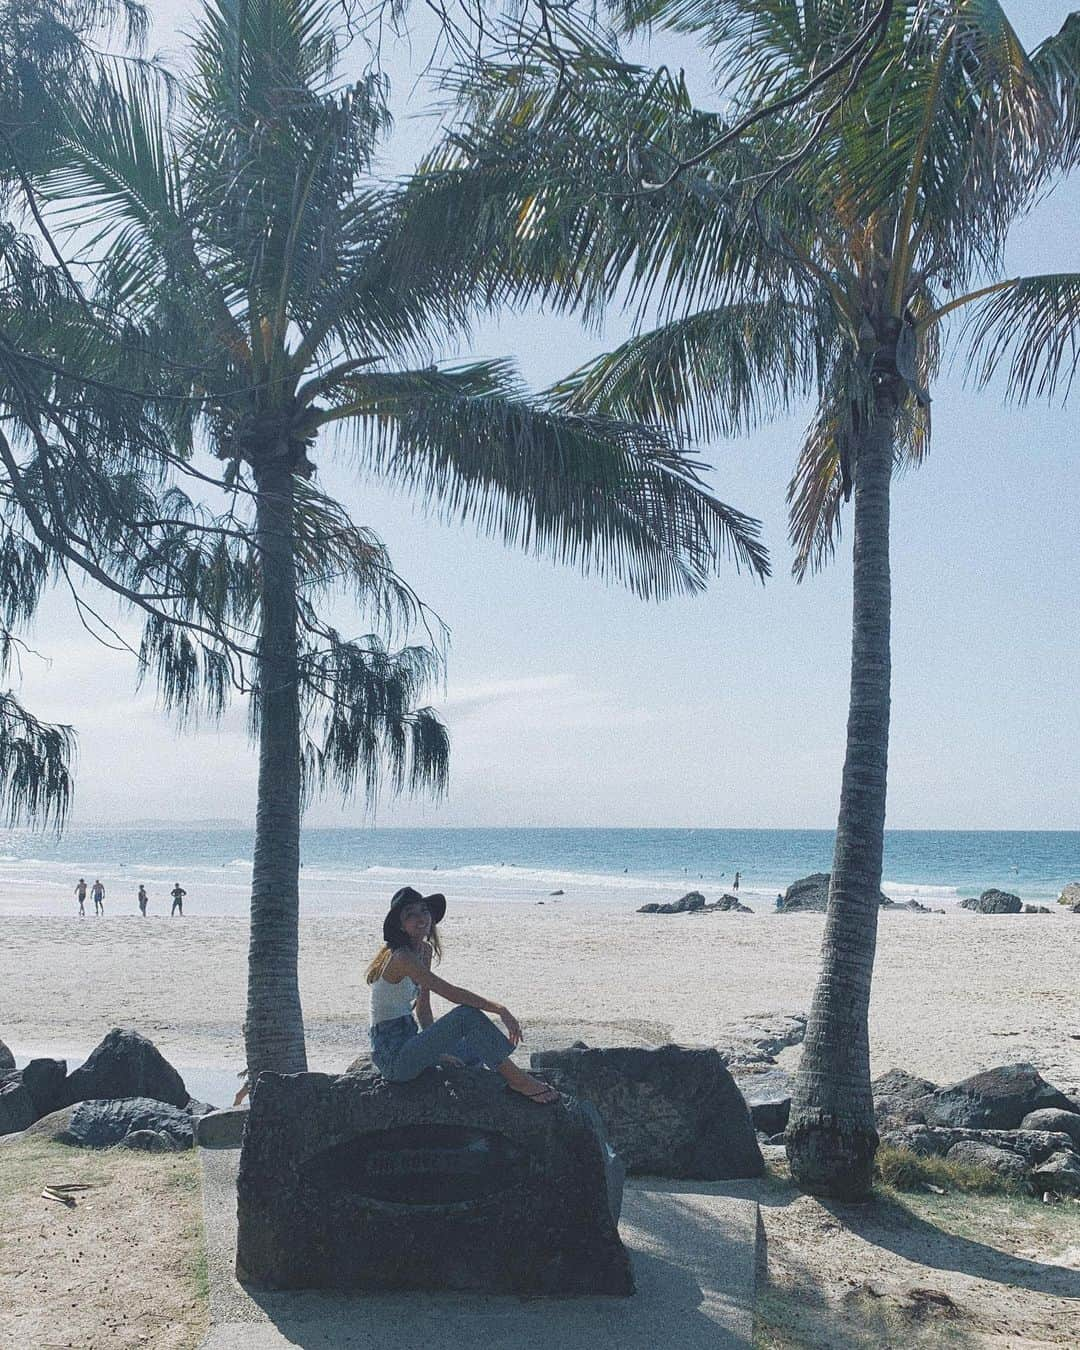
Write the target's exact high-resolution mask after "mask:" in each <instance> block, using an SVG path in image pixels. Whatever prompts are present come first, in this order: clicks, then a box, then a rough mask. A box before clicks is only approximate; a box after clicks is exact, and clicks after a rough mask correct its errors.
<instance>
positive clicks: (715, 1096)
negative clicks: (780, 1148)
mask: <svg viewBox="0 0 1080 1350" xmlns="http://www.w3.org/2000/svg"><path fill="white" fill-rule="evenodd" d="M532 1068H533V1071H534V1072H536V1073H537V1074H538V1075H539V1076H540V1077H542V1078H545V1079H547V1080H548V1081H550V1082H552V1083H554V1084H555V1086H556V1087H558V1088H559V1090H560V1091H561V1092H567V1093H570V1094H572V1095H573V1096H575V1097H578V1098H581V1099H582V1100H584V1101H587V1102H591V1103H592V1105H593V1106H595V1107H596V1109H597V1111H598V1112H599V1114H600V1119H601V1120H602V1121H603V1123H604V1128H605V1130H606V1131H607V1134H608V1137H609V1138H610V1140H611V1143H612V1146H613V1148H614V1149H615V1151H616V1153H618V1155H619V1156H620V1157H621V1158H622V1160H623V1161H624V1162H625V1164H626V1168H627V1171H629V1172H639V1173H641V1172H644V1173H648V1174H650V1175H653V1176H665V1177H694V1178H697V1179H700V1180H703V1181H719V1180H723V1179H725V1178H730V1177H756V1176H759V1175H760V1174H761V1170H762V1166H763V1164H762V1159H761V1150H760V1149H759V1148H758V1144H757V1140H756V1138H755V1136H754V1129H753V1125H752V1124H751V1120H750V1112H749V1110H748V1108H747V1105H746V1102H745V1101H744V1100H743V1097H742V1094H741V1093H740V1092H739V1089H738V1088H737V1087H736V1085H735V1081H734V1079H733V1078H732V1076H731V1074H730V1073H729V1072H728V1070H727V1069H726V1068H725V1066H724V1061H723V1060H722V1059H721V1057H720V1055H719V1054H718V1052H717V1051H716V1050H712V1049H691V1048H688V1047H685V1046H680V1045H665V1046H661V1047H660V1048H659V1049H658V1050H645V1049H640V1048H637V1047H616V1048H609V1049H602V1050H600V1049H597V1050H546V1051H540V1052H537V1053H536V1054H534V1055H533V1056H532Z"/></svg>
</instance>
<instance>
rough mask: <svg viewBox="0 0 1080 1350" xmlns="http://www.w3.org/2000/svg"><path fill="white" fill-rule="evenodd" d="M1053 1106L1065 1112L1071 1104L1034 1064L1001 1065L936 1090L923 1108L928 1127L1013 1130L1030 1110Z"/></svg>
mask: <svg viewBox="0 0 1080 1350" xmlns="http://www.w3.org/2000/svg"><path fill="white" fill-rule="evenodd" d="M1048 1107H1052V1108H1055V1109H1057V1110H1061V1111H1068V1110H1069V1109H1070V1107H1071V1103H1070V1101H1069V1099H1068V1097H1066V1096H1065V1095H1064V1094H1063V1093H1061V1092H1059V1091H1058V1090H1057V1088H1055V1087H1051V1085H1050V1084H1049V1083H1048V1082H1046V1080H1045V1079H1044V1078H1043V1077H1042V1075H1041V1074H1040V1073H1039V1071H1038V1069H1036V1067H1035V1065H1034V1064H1002V1065H1001V1066H1000V1067H999V1068H996V1069H987V1070H985V1071H984V1072H983V1073H976V1074H972V1076H971V1077H970V1078H965V1079H963V1080H962V1081H961V1082H959V1083H953V1084H952V1085H951V1086H949V1087H943V1088H938V1090H937V1092H935V1093H934V1095H933V1097H932V1098H931V1099H930V1101H929V1102H927V1103H926V1105H925V1107H924V1115H925V1118H926V1123H927V1124H928V1125H951V1126H959V1127H961V1128H964V1129H973V1130H1013V1129H1015V1128H1016V1127H1017V1126H1018V1125H1019V1124H1020V1122H1021V1121H1022V1120H1023V1119H1024V1117H1025V1116H1026V1115H1028V1114H1029V1112H1031V1111H1039V1110H1042V1109H1044V1108H1048Z"/></svg>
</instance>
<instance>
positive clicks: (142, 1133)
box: [120, 1130, 175, 1153]
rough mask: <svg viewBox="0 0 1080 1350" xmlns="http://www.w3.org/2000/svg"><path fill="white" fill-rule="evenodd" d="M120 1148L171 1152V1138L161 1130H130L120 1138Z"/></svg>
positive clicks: (172, 1145) (144, 1151)
mask: <svg viewBox="0 0 1080 1350" xmlns="http://www.w3.org/2000/svg"><path fill="white" fill-rule="evenodd" d="M120 1147H121V1148H134V1149H138V1150H140V1152H142V1153H172V1152H173V1149H174V1147H175V1146H174V1144H173V1141H172V1139H171V1138H170V1137H169V1136H168V1135H167V1134H165V1133H164V1131H162V1130H132V1131H131V1133H130V1134H125V1135H124V1137H123V1139H121V1140H120Z"/></svg>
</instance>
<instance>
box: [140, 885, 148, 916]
mask: <svg viewBox="0 0 1080 1350" xmlns="http://www.w3.org/2000/svg"><path fill="white" fill-rule="evenodd" d="M149 901H150V897H149V896H148V895H147V894H146V887H145V886H140V887H139V913H140V914H141V915H142V916H143V918H144V919H145V918H146V906H147V904H148V903H149Z"/></svg>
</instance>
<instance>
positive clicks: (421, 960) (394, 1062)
mask: <svg viewBox="0 0 1080 1350" xmlns="http://www.w3.org/2000/svg"><path fill="white" fill-rule="evenodd" d="M445 914H446V897H445V896H444V895H421V894H420V892H419V891H417V890H414V889H413V888H412V887H411V886H403V887H402V888H401V890H399V891H398V892H397V893H396V894H395V895H394V898H393V899H392V900H391V901H390V909H389V912H388V913H387V915H386V918H385V919H384V920H383V945H382V947H381V948H380V950H379V951H378V952H377V953H376V955H375V957H374V959H373V960H372V962H371V964H370V965H369V966H368V968H367V976H366V978H367V983H368V985H369V986H370V989H371V1018H370V1031H369V1035H370V1038H371V1058H372V1061H373V1062H374V1064H375V1067H376V1068H377V1069H378V1070H379V1072H380V1073H381V1074H382V1076H383V1077H384V1078H386V1079H389V1081H390V1082H392V1083H404V1082H408V1081H409V1079H412V1078H416V1077H417V1076H418V1075H419V1074H420V1073H422V1072H423V1070H424V1069H428V1068H431V1066H432V1065H434V1064H439V1063H443V1064H448V1065H454V1066H461V1065H465V1064H470V1065H477V1064H483V1065H485V1066H486V1067H487V1068H489V1069H493V1070H494V1071H495V1072H496V1073H497V1074H499V1075H500V1076H501V1077H502V1078H504V1079H505V1080H506V1088H507V1091H508V1092H516V1093H518V1094H520V1095H521V1096H522V1097H525V1098H526V1099H527V1100H528V1101H531V1102H535V1103H536V1104H537V1105H538V1106H551V1105H553V1104H554V1103H555V1102H557V1101H558V1100H559V1094H558V1093H557V1092H556V1091H555V1089H554V1088H553V1087H550V1086H549V1085H548V1084H547V1083H542V1082H540V1080H539V1079H536V1078H533V1077H532V1075H531V1074H527V1073H525V1072H524V1071H523V1070H522V1069H519V1068H518V1066H517V1065H516V1064H515V1063H514V1061H513V1060H512V1059H511V1058H510V1055H511V1053H512V1052H513V1050H514V1047H515V1046H518V1045H520V1044H521V1027H520V1026H519V1025H518V1021H517V1018H516V1017H515V1016H514V1015H513V1013H512V1012H510V1010H509V1009H508V1008H507V1007H505V1006H504V1005H503V1004H502V1003H496V1002H494V1001H493V1000H492V999H488V998H484V997H483V996H482V995H481V994H473V993H470V992H469V990H468V989H462V988H460V987H459V986H458V985H456V984H448V983H447V982H446V980H441V979H440V978H439V977H438V976H437V975H433V974H432V973H431V962H432V959H433V958H434V959H435V960H439V959H441V957H442V946H441V944H440V942H439V933H438V925H439V924H440V923H441V922H442V920H443V917H444V916H445ZM433 993H435V994H438V995H439V997H440V998H445V999H446V1000H447V1001H448V1002H450V1003H456V1004H457V1005H458V1006H457V1007H456V1008H454V1009H453V1010H452V1011H451V1012H448V1013H446V1014H445V1016H443V1017H440V1018H438V1019H436V1018H435V1017H434V1016H433V1014H432V1011H431V995H432V994H433ZM485 1012H489V1013H494V1014H495V1016H496V1017H498V1018H499V1020H500V1021H501V1022H502V1024H503V1026H504V1027H505V1028H506V1031H507V1034H506V1035H505V1036H504V1035H503V1033H502V1032H501V1031H500V1030H499V1029H498V1027H496V1026H495V1025H494V1023H493V1022H491V1021H490V1020H489V1019H488V1018H487V1017H485V1016H484V1013H485Z"/></svg>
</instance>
